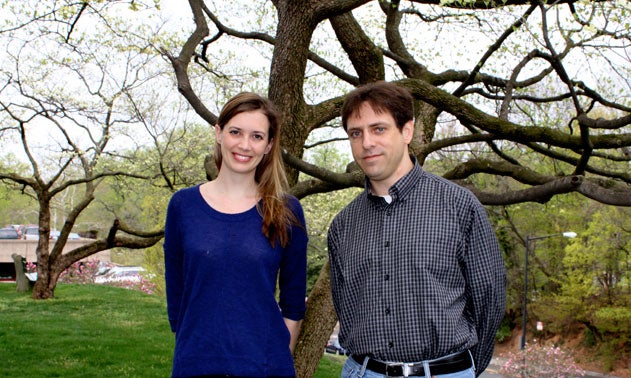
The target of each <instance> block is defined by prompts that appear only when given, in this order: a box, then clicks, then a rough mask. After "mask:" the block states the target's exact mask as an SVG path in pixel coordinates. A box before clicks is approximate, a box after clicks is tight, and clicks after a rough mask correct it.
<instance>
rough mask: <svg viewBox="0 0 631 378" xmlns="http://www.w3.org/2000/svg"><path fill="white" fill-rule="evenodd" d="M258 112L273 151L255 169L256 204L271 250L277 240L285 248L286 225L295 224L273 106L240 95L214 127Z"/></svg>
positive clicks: (217, 158) (218, 150) (217, 151)
mask: <svg viewBox="0 0 631 378" xmlns="http://www.w3.org/2000/svg"><path fill="white" fill-rule="evenodd" d="M256 110H259V111H261V112H263V114H264V115H265V116H266V117H267V120H268V122H269V133H268V142H270V141H272V148H271V149H270V151H269V152H268V153H267V154H265V155H264V156H263V159H262V160H261V162H260V163H259V165H258V166H257V167H256V171H255V173H254V180H255V181H256V183H257V184H258V191H259V195H260V196H261V199H262V201H261V202H262V205H257V207H258V209H259V212H260V213H261V216H262V217H263V227H262V232H263V235H265V237H266V238H267V239H268V240H269V241H270V243H271V245H272V247H274V245H275V243H276V241H277V240H278V241H279V242H280V245H281V246H283V247H285V246H286V245H287V243H288V242H289V237H290V235H289V230H288V226H289V225H291V224H297V223H298V221H297V219H296V217H295V215H294V214H293V212H292V211H291V210H290V209H289V207H288V197H287V188H288V186H289V185H288V183H287V176H285V169H284V166H283V162H282V155H281V152H280V117H279V114H278V112H277V110H276V108H275V107H274V104H273V103H272V102H271V101H270V100H269V99H267V98H265V97H262V96H260V95H258V94H256V93H251V92H243V93H239V94H238V95H236V96H234V97H233V98H231V99H230V100H228V102H227V103H226V104H225V105H224V107H223V109H221V113H219V118H218V120H217V125H218V126H219V128H220V129H221V130H223V128H224V126H226V124H227V123H228V122H229V121H230V119H232V118H233V117H234V116H236V115H237V114H239V113H244V112H250V111H256ZM221 163H222V157H221V146H220V145H219V144H218V143H217V144H215V164H217V169H221Z"/></svg>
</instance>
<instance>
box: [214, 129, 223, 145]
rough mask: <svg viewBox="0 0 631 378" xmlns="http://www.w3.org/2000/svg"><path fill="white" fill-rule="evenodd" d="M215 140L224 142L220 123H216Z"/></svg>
mask: <svg viewBox="0 0 631 378" xmlns="http://www.w3.org/2000/svg"><path fill="white" fill-rule="evenodd" d="M215 140H216V141H217V143H219V144H221V142H222V136H221V128H219V125H215Z"/></svg>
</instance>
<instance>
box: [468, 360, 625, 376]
mask: <svg viewBox="0 0 631 378" xmlns="http://www.w3.org/2000/svg"><path fill="white" fill-rule="evenodd" d="M506 361H507V360H506V358H502V357H493V359H492V360H491V363H490V364H489V367H488V368H486V370H485V371H484V372H483V373H482V374H481V375H480V377H482V378H500V377H502V378H510V377H504V376H503V375H501V374H500V373H499V372H500V369H501V368H502V366H504V364H506ZM584 377H585V378H619V377H617V376H615V375H610V374H602V373H597V372H593V371H586V372H585V375H584Z"/></svg>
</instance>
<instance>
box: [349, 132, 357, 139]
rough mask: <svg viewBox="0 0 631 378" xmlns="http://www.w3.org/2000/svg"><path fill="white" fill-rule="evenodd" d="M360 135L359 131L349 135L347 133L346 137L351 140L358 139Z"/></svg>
mask: <svg viewBox="0 0 631 378" xmlns="http://www.w3.org/2000/svg"><path fill="white" fill-rule="evenodd" d="M359 135H360V132H359V131H351V132H350V133H348V136H349V137H351V138H358V137H359Z"/></svg>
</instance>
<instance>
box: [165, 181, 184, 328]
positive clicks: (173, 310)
mask: <svg viewBox="0 0 631 378" xmlns="http://www.w3.org/2000/svg"><path fill="white" fill-rule="evenodd" d="M181 207H182V205H181V204H180V198H179V196H178V193H175V194H174V195H173V197H172V198H171V200H170V201H169V206H168V207H167V215H166V222H165V226H164V244H163V248H164V279H165V282H166V298H167V314H168V317H169V323H170V325H171V331H173V332H177V329H178V324H177V322H178V319H179V314H180V304H181V302H182V290H183V272H182V260H183V255H182V243H181V237H180V233H179V231H178V229H179V228H178V223H179V221H178V219H179V212H180V210H181Z"/></svg>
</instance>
